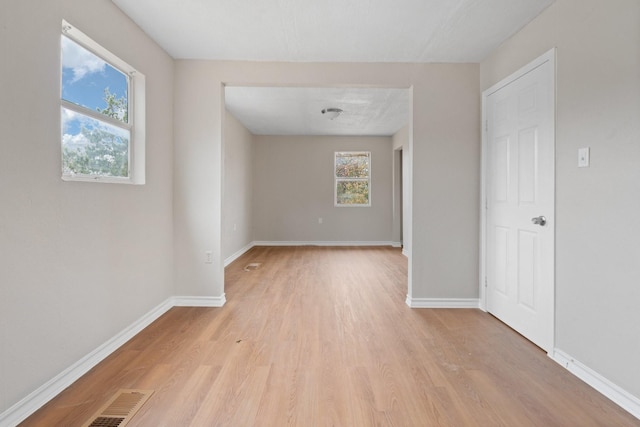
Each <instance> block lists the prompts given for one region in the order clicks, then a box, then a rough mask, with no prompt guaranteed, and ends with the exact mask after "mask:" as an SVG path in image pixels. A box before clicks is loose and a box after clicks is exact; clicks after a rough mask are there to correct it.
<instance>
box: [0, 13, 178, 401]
mask: <svg viewBox="0 0 640 427" xmlns="http://www.w3.org/2000/svg"><path fill="white" fill-rule="evenodd" d="M0 4H1V6H0V43H1V44H0V46H1V47H0V48H1V52H0V57H1V58H2V59H1V60H0V73H1V74H0V84H1V85H2V87H1V90H0V92H1V93H2V96H1V97H0V108H1V110H0V126H1V129H0V134H1V135H2V137H1V138H0V141H1V143H0V144H1V146H2V152H1V154H0V205H1V207H0V413H2V412H3V411H5V410H6V409H8V408H9V407H11V406H12V405H13V404H15V403H16V402H18V401H19V400H20V399H22V398H24V397H25V396H26V395H27V394H29V393H31V392H32V391H34V390H35V389H37V388H38V387H40V386H42V385H43V384H44V383H45V382H47V381H48V380H50V379H51V378H53V377H54V376H55V375H58V374H59V373H61V372H62V371H63V370H64V369H66V368H68V367H69V366H71V365H72V364H73V363H75V362H77V361H78V360H80V359H81V358H82V357H84V356H85V355H87V354H88V353H89V352H90V351H92V350H94V349H96V348H97V347H98V346H99V345H101V344H103V343H105V342H106V341H107V340H108V339H110V338H111V337H113V336H114V335H116V334H117V333H119V332H120V331H122V330H123V329H124V328H125V327H127V326H129V325H131V324H132V323H133V322H134V321H136V320H137V319H138V318H140V317H141V316H142V315H143V314H145V313H147V312H149V311H150V310H151V309H152V308H153V307H155V306H157V305H158V304H160V303H161V302H163V301H165V300H166V298H168V297H169V296H170V295H173V294H174V290H173V280H172V274H173V267H172V266H173V260H172V229H173V223H172V191H171V188H172V187H171V186H172V184H171V183H172V180H173V171H172V138H173V126H172V106H173V96H172V94H173V91H172V86H173V61H172V59H171V58H170V57H169V56H168V55H166V54H165V53H164V52H163V51H162V50H161V49H160V48H158V46H157V45H156V44H155V43H153V42H152V41H151V40H150V39H149V38H148V37H147V36H146V35H145V34H144V33H143V32H142V31H141V30H140V29H139V28H138V27H137V26H135V25H134V24H133V23H132V22H131V21H130V20H129V19H128V18H127V17H126V16H125V15H124V14H122V13H121V12H120V10H119V9H117V8H116V7H115V6H114V5H113V3H112V2H110V1H108V0H93V1H90V2H87V1H81V0H49V1H36V0H21V1H2V2H0ZM63 18H64V19H66V20H67V21H69V22H70V23H71V24H73V25H75V26H77V27H78V28H79V29H80V30H82V31H83V32H85V33H86V34H87V35H89V36H90V37H92V38H93V39H94V40H96V41H97V42H98V43H100V44H102V45H103V46H104V47H105V48H107V49H109V50H110V51H112V52H113V53H115V54H116V55H118V56H119V57H121V58H122V59H123V60H125V61H126V62H128V63H129V64H131V65H132V66H134V67H136V68H137V69H139V70H140V71H141V72H142V73H144V74H145V75H146V88H147V103H146V105H147V110H146V117H147V144H146V185H143V186H133V185H116V184H99V183H82V182H63V181H62V180H61V179H60V175H61V166H60V163H61V162H60V157H61V156H60V27H61V21H62V19H63ZM116 29H117V31H116Z"/></svg>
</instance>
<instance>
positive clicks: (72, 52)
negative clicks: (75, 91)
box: [62, 36, 107, 83]
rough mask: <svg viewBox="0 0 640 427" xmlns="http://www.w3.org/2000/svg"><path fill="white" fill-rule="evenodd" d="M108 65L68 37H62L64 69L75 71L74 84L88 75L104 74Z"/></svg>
mask: <svg viewBox="0 0 640 427" xmlns="http://www.w3.org/2000/svg"><path fill="white" fill-rule="evenodd" d="M106 65H107V64H106V62H104V61H103V60H102V59H100V58H98V57H97V56H96V55H94V54H93V53H91V52H89V51H88V50H86V49H85V48H83V47H82V46H80V45H79V44H77V43H75V42H74V41H72V40H70V39H68V38H67V37H64V36H63V37H62V67H63V68H70V69H71V70H73V79H72V81H71V82H72V83H73V82H77V81H78V80H80V79H82V78H83V77H84V76H86V75H87V74H92V73H99V72H102V71H103V70H104V69H105V67H106Z"/></svg>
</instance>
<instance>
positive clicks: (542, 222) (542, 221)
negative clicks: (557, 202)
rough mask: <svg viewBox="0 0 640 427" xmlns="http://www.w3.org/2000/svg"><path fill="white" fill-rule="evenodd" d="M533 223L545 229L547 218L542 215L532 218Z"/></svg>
mask: <svg viewBox="0 0 640 427" xmlns="http://www.w3.org/2000/svg"><path fill="white" fill-rule="evenodd" d="M531 222H532V223H534V224H536V225H539V226H540V227H544V225H545V224H546V223H547V218H545V217H543V216H542V215H540V216H537V217H535V218H531Z"/></svg>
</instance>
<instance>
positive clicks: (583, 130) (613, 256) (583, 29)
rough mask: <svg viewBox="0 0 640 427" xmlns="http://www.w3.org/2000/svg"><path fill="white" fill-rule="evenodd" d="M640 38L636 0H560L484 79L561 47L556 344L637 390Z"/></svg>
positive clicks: (488, 67)
mask: <svg viewBox="0 0 640 427" xmlns="http://www.w3.org/2000/svg"><path fill="white" fill-rule="evenodd" d="M639 40H640V2H638V1H636V0H612V1H607V2H603V1H599V0H557V1H556V2H555V3H554V4H553V5H552V6H551V7H549V8H548V9H547V10H546V11H544V12H543V13H542V14H541V15H540V16H539V17H538V18H537V19H535V20H534V21H533V22H531V23H530V24H529V25H528V26H527V27H525V28H524V29H523V30H522V31H520V32H519V33H518V34H516V35H515V36H514V37H512V38H511V39H510V40H509V41H507V42H506V43H505V44H504V45H503V46H502V47H500V48H499V49H498V50H497V51H496V52H495V53H493V54H492V55H491V56H490V57H489V58H487V59H486V60H485V61H483V62H482V64H481V67H480V75H481V82H482V83H481V84H482V88H483V89H486V88H488V87H490V86H491V85H493V84H494V83H496V82H498V81H499V80H500V79H501V78H503V77H505V76H507V75H509V74H510V73H512V72H513V71H515V70H517V69H518V68H519V67H521V66H523V65H525V64H526V63H528V62H529V61H531V60H533V59H534V58H536V57H538V56H540V55H541V54H543V53H544V52H546V51H548V50H549V49H551V48H553V47H557V81H556V82H557V119H556V120H557V122H556V200H557V202H556V321H557V324H556V345H555V346H556V348H557V349H558V350H560V351H562V352H564V353H565V354H567V355H569V356H570V357H571V358H573V359H574V360H575V361H578V362H579V363H581V364H583V365H586V366H587V367H588V368H589V369H591V370H593V371H595V372H596V373H598V374H599V375H602V376H604V377H605V378H607V379H608V380H609V381H611V382H613V383H614V384H617V385H618V386H620V387H622V388H623V389H624V390H626V391H628V392H629V393H631V394H633V395H634V396H636V397H637V398H640V370H638V369H637V362H638V360H639V359H640V339H638V336H639V334H638V325H640V310H638V304H637V303H638V301H640V286H638V284H639V283H640V264H639V263H638V260H640V245H639V244H638V236H640V222H639V221H638V212H640V191H639V189H640V185H639V183H640V167H639V165H640V160H639V159H640V144H639V143H638V141H640V120H638V117H640V49H639V45H638V41H639ZM581 147H589V148H590V150H591V164H590V166H589V167H587V168H578V165H577V162H578V149H579V148H581Z"/></svg>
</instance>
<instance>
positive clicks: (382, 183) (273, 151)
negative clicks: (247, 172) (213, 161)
mask: <svg viewBox="0 0 640 427" xmlns="http://www.w3.org/2000/svg"><path fill="white" fill-rule="evenodd" d="M225 147H226V140H225ZM253 147H254V189H255V191H254V206H253V209H254V210H253V218H254V224H255V230H254V233H255V234H254V239H255V240H256V241H267V242H390V241H391V213H392V212H391V208H392V202H391V200H392V198H391V196H392V179H391V165H392V151H391V138H390V137H327V136H325V137H321V136H256V137H255V138H254V146H253ZM336 151H370V152H371V206H370V207H335V206H334V200H333V195H334V191H333V187H334V178H333V162H334V152H336ZM318 218H322V224H319V222H318Z"/></svg>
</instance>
